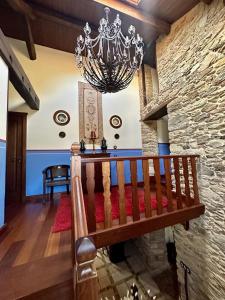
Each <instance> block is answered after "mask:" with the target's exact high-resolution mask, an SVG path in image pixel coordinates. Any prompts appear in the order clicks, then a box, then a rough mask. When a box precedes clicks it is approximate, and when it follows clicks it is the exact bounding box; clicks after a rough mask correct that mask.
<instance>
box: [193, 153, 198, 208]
mask: <svg viewBox="0 0 225 300" xmlns="http://www.w3.org/2000/svg"><path fill="white" fill-rule="evenodd" d="M191 172H192V178H193V191H194V204H199V194H198V182H197V171H196V158H195V157H191Z"/></svg>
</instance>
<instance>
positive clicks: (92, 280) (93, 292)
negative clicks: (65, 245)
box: [75, 237, 98, 300]
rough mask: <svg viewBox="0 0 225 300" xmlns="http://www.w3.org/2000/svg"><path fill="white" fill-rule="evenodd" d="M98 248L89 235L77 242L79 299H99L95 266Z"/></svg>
mask: <svg viewBox="0 0 225 300" xmlns="http://www.w3.org/2000/svg"><path fill="white" fill-rule="evenodd" d="M96 255H97V250H96V248H95V245H94V244H93V241H92V240H91V238H89V237H83V238H80V239H79V240H78V241H77V243H76V268H75V276H76V282H77V284H76V287H75V295H76V298H75V299H77V300H87V299H88V300H98V281H97V273H96V270H95V267H94V260H95V258H96Z"/></svg>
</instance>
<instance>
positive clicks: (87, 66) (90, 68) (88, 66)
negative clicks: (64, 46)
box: [85, 56, 100, 80]
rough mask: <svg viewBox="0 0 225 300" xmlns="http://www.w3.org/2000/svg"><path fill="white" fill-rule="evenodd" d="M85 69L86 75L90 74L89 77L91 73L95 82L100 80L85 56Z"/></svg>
mask: <svg viewBox="0 0 225 300" xmlns="http://www.w3.org/2000/svg"><path fill="white" fill-rule="evenodd" d="M85 68H86V70H87V71H88V73H89V74H90V76H91V71H92V75H93V76H94V77H95V78H96V79H97V80H100V78H99V77H98V76H97V74H96V72H95V70H94V68H93V67H92V65H91V62H90V61H89V60H88V59H87V57H86V56H85Z"/></svg>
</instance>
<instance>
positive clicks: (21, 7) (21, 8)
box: [7, 0, 36, 60]
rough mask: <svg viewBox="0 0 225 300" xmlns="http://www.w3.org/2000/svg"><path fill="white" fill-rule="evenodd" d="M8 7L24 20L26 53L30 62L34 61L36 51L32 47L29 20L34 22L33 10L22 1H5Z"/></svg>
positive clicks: (32, 40)
mask: <svg viewBox="0 0 225 300" xmlns="http://www.w3.org/2000/svg"><path fill="white" fill-rule="evenodd" d="M7 3H8V4H9V6H10V7H11V8H12V9H13V10H14V11H16V12H18V13H19V14H21V15H22V17H23V18H22V20H24V30H23V31H24V35H25V41H26V45H27V51H28V54H29V57H30V59H31V60H35V59H36V51H35V46H34V39H33V35H32V30H31V25H30V19H32V20H34V19H35V15H34V13H33V9H32V8H31V7H30V5H28V4H27V3H25V2H24V1H23V0H7Z"/></svg>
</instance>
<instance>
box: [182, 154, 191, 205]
mask: <svg viewBox="0 0 225 300" xmlns="http://www.w3.org/2000/svg"><path fill="white" fill-rule="evenodd" d="M182 166H183V175H184V184H185V199H186V200H185V204H186V206H190V205H192V204H193V203H191V202H192V200H191V197H190V185H189V171H188V159H187V157H182Z"/></svg>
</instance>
